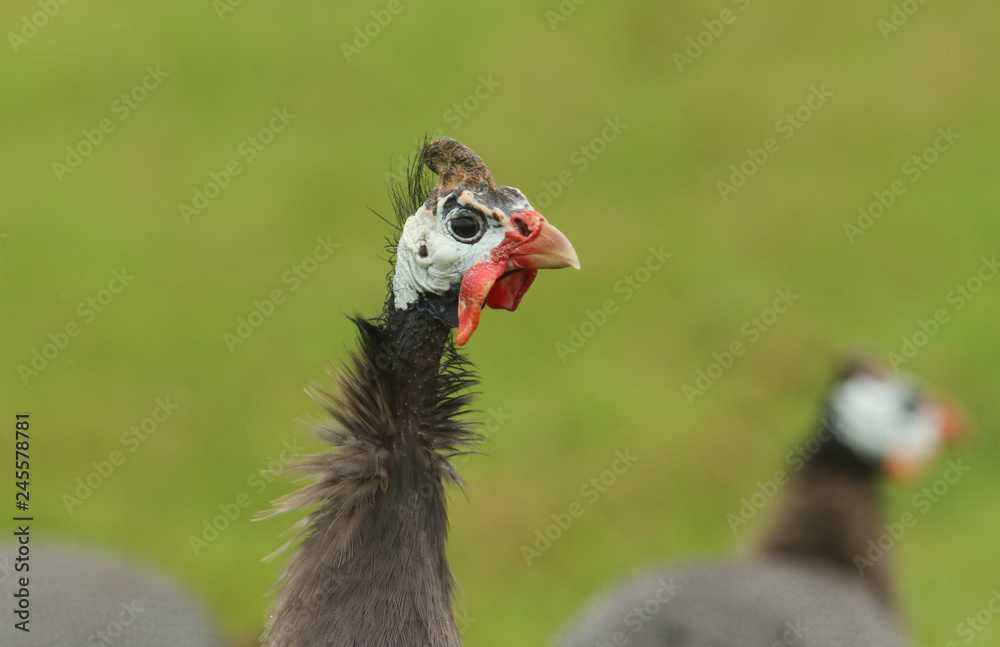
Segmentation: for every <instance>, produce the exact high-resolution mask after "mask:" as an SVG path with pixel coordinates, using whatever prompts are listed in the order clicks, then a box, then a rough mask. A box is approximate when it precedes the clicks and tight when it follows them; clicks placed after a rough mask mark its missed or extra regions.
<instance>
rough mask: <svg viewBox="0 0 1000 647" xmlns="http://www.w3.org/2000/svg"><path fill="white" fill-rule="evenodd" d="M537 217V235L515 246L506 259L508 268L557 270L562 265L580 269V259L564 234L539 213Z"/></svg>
mask: <svg viewBox="0 0 1000 647" xmlns="http://www.w3.org/2000/svg"><path fill="white" fill-rule="evenodd" d="M538 218H539V220H540V222H539V224H538V233H537V235H536V236H533V237H529V238H528V240H527V241H525V242H523V243H521V244H520V245H518V246H517V247H515V249H514V251H513V253H512V254H511V255H510V257H509V258H508V259H507V268H508V270H516V269H534V270H558V269H561V268H563V267H572V268H573V269H577V270H578V269H580V259H579V258H577V255H576V250H575V249H573V244H572V243H571V242H569V239H568V238H566V236H565V234H563V233H562V232H561V231H559V230H558V229H556V228H555V227H554V226H552V225H551V224H549V222H548V221H547V220H545V218H543V217H542V216H540V215H539V216H538Z"/></svg>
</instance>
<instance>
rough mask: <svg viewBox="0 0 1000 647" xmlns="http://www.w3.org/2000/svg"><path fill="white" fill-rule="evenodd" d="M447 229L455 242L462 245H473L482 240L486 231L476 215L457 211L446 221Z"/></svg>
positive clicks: (480, 219)
mask: <svg viewBox="0 0 1000 647" xmlns="http://www.w3.org/2000/svg"><path fill="white" fill-rule="evenodd" d="M448 228H449V229H451V234H452V235H453V236H454V237H455V239H456V240H459V241H461V242H463V243H474V242H476V241H477V240H479V239H480V238H482V236H483V233H484V232H485V231H486V226H485V223H484V222H483V219H482V218H481V217H480V216H479V215H478V214H473V213H472V212H470V211H459V212H458V213H456V214H455V215H454V216H452V218H451V220H449V221H448Z"/></svg>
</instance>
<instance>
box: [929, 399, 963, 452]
mask: <svg viewBox="0 0 1000 647" xmlns="http://www.w3.org/2000/svg"><path fill="white" fill-rule="evenodd" d="M935 417H936V418H937V420H938V429H940V430H941V439H942V440H943V441H944V442H945V443H947V444H949V445H954V444H956V443H959V442H961V441H962V440H963V439H964V438H965V435H966V433H967V429H968V425H967V424H966V421H965V415H964V414H963V413H962V411H961V409H959V408H958V407H957V406H956V405H954V404H952V403H950V402H948V401H946V400H939V401H938V402H937V404H936V405H935Z"/></svg>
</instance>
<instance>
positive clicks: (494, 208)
mask: <svg viewBox="0 0 1000 647" xmlns="http://www.w3.org/2000/svg"><path fill="white" fill-rule="evenodd" d="M560 267H576V268H579V267H580V264H579V261H578V260H577V256H576V252H575V251H574V250H573V246H572V245H571V244H570V242H569V240H567V238H566V237H565V236H564V235H563V234H562V233H561V232H560V231H559V230H558V229H556V228H555V227H553V226H552V225H550V224H548V222H547V221H546V220H545V218H544V217H542V215H541V214H539V213H537V212H536V211H534V210H532V209H531V205H530V204H528V201H527V199H525V197H524V195H523V194H522V193H521V192H520V191H518V190H517V189H513V188H511V187H500V190H499V191H497V192H491V193H477V192H473V191H471V190H461V191H452V192H451V193H447V194H445V195H442V196H440V197H439V198H438V199H437V200H436V201H434V202H428V203H425V204H424V205H423V206H421V208H420V209H419V210H417V212H416V213H415V214H413V215H412V216H410V218H409V219H408V220H407V221H406V223H405V225H404V226H403V233H402V235H401V236H400V239H399V246H398V248H397V250H396V271H395V275H394V276H393V293H394V295H395V306H396V308H397V309H400V310H402V309H405V308H407V307H409V306H411V305H413V304H414V303H416V302H417V301H418V300H419V298H420V297H421V295H424V296H431V295H437V296H444V295H446V294H447V293H449V292H451V291H454V290H455V289H457V290H458V294H457V298H458V326H459V330H458V335H457V337H456V342H457V343H458V344H459V345H462V344H464V343H465V342H466V341H468V339H469V337H470V336H471V335H472V332H473V331H474V330H475V329H476V326H477V325H478V323H479V314H480V311H481V310H482V307H483V305H484V303H485V304H486V305H489V306H490V307H491V308H502V309H505V310H514V309H516V308H517V305H518V303H520V301H521V297H523V296H524V293H525V292H527V290H528V287H530V285H531V283H532V281H534V279H535V275H536V274H537V272H538V270H539V269H554V268H560Z"/></svg>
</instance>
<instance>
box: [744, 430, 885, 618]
mask: <svg viewBox="0 0 1000 647" xmlns="http://www.w3.org/2000/svg"><path fill="white" fill-rule="evenodd" d="M835 424H836V419H835V417H834V416H833V415H832V412H830V411H826V412H825V413H824V415H823V416H822V418H821V420H820V424H819V425H818V426H819V429H818V430H817V432H816V433H815V434H814V435H813V436H812V440H811V441H807V442H805V443H803V444H801V445H800V447H799V448H798V449H799V450H801V451H795V452H793V453H792V454H790V456H791V457H795V458H792V459H791V461H790V463H791V467H792V470H790V472H791V473H792V477H791V481H790V482H789V483H788V485H787V486H786V487H785V488H784V489H785V491H784V492H782V493H781V498H782V501H781V503H780V504H779V505H780V507H779V509H778V510H777V511H776V514H775V515H774V517H773V519H772V523H771V526H770V528H769V529H768V531H767V532H766V533H765V536H764V541H763V542H762V544H761V547H760V551H759V552H760V553H761V554H763V555H769V556H780V557H787V558H793V559H805V560H809V561H813V562H816V563H817V565H825V566H826V567H832V568H834V569H836V570H839V571H841V572H844V573H847V574H850V575H851V576H852V577H856V578H858V580H859V581H861V582H864V583H865V584H867V585H869V586H871V587H872V589H873V590H874V591H875V592H876V593H877V594H878V595H879V596H880V597H881V598H882V599H883V601H885V602H886V604H887V605H890V606H891V605H892V583H891V579H890V574H889V568H888V564H887V563H886V562H887V558H886V557H884V556H883V557H881V558H880V559H879V560H877V561H874V562H872V561H871V560H869V562H870V563H866V562H865V561H864V560H867V559H868V557H867V555H868V551H869V543H868V542H869V541H870V540H875V541H878V537H879V535H880V534H881V533H882V532H883V527H882V524H883V515H882V501H881V493H880V490H879V486H880V479H879V475H880V469H879V467H878V466H877V465H875V464H873V463H872V462H871V461H869V460H867V459H864V458H862V457H860V456H859V455H858V454H857V453H856V452H854V450H852V449H851V448H850V447H848V446H847V445H845V444H844V442H843V441H842V440H841V439H840V438H839V437H838V436H837V434H836V432H835V430H834V427H833V425H835ZM817 443H818V447H817ZM810 450H811V451H810Z"/></svg>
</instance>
